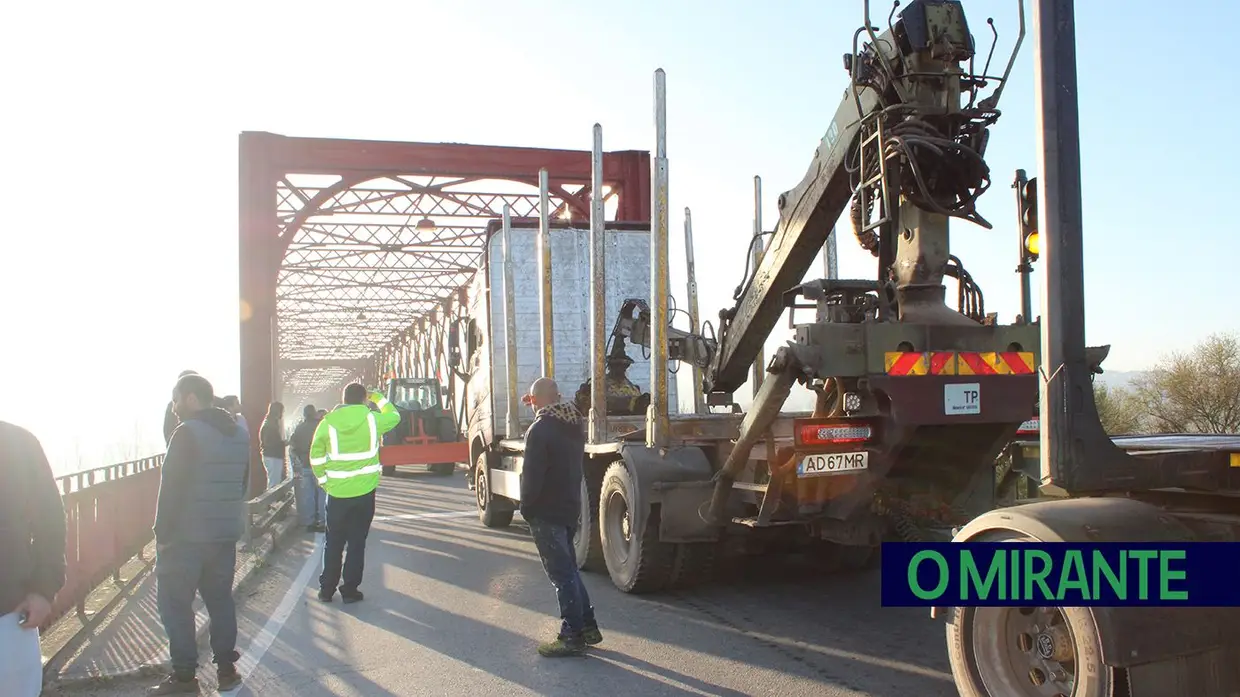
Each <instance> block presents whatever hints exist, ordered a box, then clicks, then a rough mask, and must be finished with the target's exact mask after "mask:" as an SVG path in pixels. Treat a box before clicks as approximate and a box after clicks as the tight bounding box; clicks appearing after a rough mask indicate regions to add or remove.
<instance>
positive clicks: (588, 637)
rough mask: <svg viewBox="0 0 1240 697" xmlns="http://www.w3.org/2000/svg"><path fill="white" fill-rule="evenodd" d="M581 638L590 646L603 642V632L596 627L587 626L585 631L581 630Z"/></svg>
mask: <svg viewBox="0 0 1240 697" xmlns="http://www.w3.org/2000/svg"><path fill="white" fill-rule="evenodd" d="M581 638H582V639H584V640H585V642H586V644H588V645H590V646H594V645H595V644H601V643H603V633H602V632H600V631H599V630H598V627H587V628H586V631H584V632H582V634H581Z"/></svg>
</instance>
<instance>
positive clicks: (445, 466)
mask: <svg viewBox="0 0 1240 697" xmlns="http://www.w3.org/2000/svg"><path fill="white" fill-rule="evenodd" d="M430 469H431V474H437V475H439V476H440V477H447V476H448V475H451V474H453V473H454V472H456V463H455V462H436V463H435V464H433V465H431V467H430Z"/></svg>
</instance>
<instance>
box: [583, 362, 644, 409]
mask: <svg viewBox="0 0 1240 697" xmlns="http://www.w3.org/2000/svg"><path fill="white" fill-rule="evenodd" d="M631 365H633V359H632V358H629V356H628V354H627V353H625V352H624V351H623V350H620V351H616V350H614V349H613V351H612V353H611V354H610V355H608V356H607V374H606V376H605V378H606V380H605V382H604V383H603V384H604V386H605V389H606V395H607V413H608V414H612V415H614V416H622V415H644V414H645V413H646V407H648V406H649V405H650V395H649V393H645V392H642V390H641V388H640V387H638V386H637V385H636V384H634V383H633V381H632V380H629V376H628V369H629V366H631ZM573 401H574V403H575V405H576V407H577V409H578V410H579V411H580V412H581V413H583V414H586V413H589V411H590V381H589V380H586V381H585V382H584V383H582V384H581V387H580V388H578V390H577V394H576V395H575V396H574V398H573Z"/></svg>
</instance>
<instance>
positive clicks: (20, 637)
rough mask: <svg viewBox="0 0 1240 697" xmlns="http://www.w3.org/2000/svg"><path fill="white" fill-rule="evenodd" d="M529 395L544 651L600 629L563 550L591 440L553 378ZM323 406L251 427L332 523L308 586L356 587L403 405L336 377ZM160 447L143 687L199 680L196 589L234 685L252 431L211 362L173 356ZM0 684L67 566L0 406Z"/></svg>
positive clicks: (317, 527) (181, 690)
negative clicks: (236, 593) (547, 612)
mask: <svg viewBox="0 0 1240 697" xmlns="http://www.w3.org/2000/svg"><path fill="white" fill-rule="evenodd" d="M524 401H525V403H526V404H527V405H528V406H530V407H531V408H532V409H533V410H534V411H535V419H534V423H533V425H531V426H530V428H529V431H528V432H527V433H526V450H525V458H524V466H523V470H522V476H521V514H522V517H523V518H524V519H525V520H526V522H527V523H528V524H529V526H530V532H531V533H532V536H533V539H534V543H535V545H536V547H537V549H538V554H539V557H540V559H541V560H542V564H543V568H544V570H545V571H546V574H547V577H548V578H549V579H550V581H551V584H552V586H553V587H554V589H555V592H556V596H557V599H558V602H559V606H560V617H561V620H562V621H561V628H560V631H559V633H558V635H557V636H556V638H555V639H554V640H552V641H549V642H547V643H544V644H542V645H540V646H539V647H538V652H539V653H540V654H542V655H543V656H549V657H557V656H573V655H580V654H581V653H583V652H584V651H585V649H586V647H587V646H588V645H593V644H597V643H599V642H601V641H602V639H603V637H602V634H601V633H600V631H599V628H598V623H597V621H596V619H595V615H594V607H593V605H592V604H591V602H590V597H589V594H588V593H587V592H586V588H585V585H584V583H582V580H581V576H580V574H579V572H578V571H577V562H576V559H575V557H574V552H573V542H572V540H573V534H574V531H575V528H576V526H577V524H578V511H579V510H580V504H581V502H580V480H581V477H582V463H583V459H584V456H585V432H584V419H583V418H582V415H581V412H580V411H579V410H578V409H577V407H576V406H575V405H574V404H573V403H571V402H563V401H562V400H561V397H560V394H559V390H558V387H557V386H556V383H555V382H554V381H553V380H551V379H549V378H540V379H539V380H537V381H535V382H534V384H533V385H532V386H531V387H530V391H529V394H528V395H526V396H525V398H524ZM342 402H343V403H342V404H340V405H339V406H337V407H335V408H334V409H332V410H331V411H326V410H322V409H317V408H316V407H314V406H313V405H307V406H306V407H305V408H304V409H303V410H302V418H301V421H300V422H299V423H298V424H297V426H296V427H295V428H294V429H293V431H292V433H291V436H289V437H287V438H286V437H285V430H284V424H283V417H284V405H282V404H280V403H279V402H273V403H272V404H271V405H270V406H269V407H268V409H267V415H266V418H264V420H263V422H262V424H261V425H260V427H259V433H258V440H259V449H260V452H261V456H262V461H263V467H264V470H265V473H266V477H265V483H266V485H267V487H268V488H270V487H272V486H275V485H277V484H279V483H280V482H281V481H283V479H284V477H285V472H286V468H285V458H284V453H285V451H286V449H287V452H288V454H289V456H290V460H291V470H292V474H293V477H294V479H295V489H294V490H295V493H296V508H297V512H298V516H299V523H300V524H301V525H302V526H303V527H304V529H305V530H306V531H307V532H311V533H317V532H324V533H326V537H325V544H324V552H323V567H322V573H321V574H320V576H319V591H318V599H319V600H320V601H321V602H324V603H330V602H332V601H333V600H334V598H335V595H336V593H337V592H339V593H340V597H341V600H342V601H343V602H345V603H355V602H358V601H361V600H362V599H363V598H364V596H363V593H362V590H361V584H362V580H363V572H364V567H365V558H366V540H367V537H368V536H369V534H370V527H371V524H372V522H373V519H374V515H375V492H376V490H377V489H378V487H379V482H380V479H381V475H382V466H381V465H380V462H379V455H378V452H379V447H380V444H381V443H382V438H383V435H384V434H385V433H387V432H389V431H391V430H392V429H393V428H395V427H396V426H397V425H399V423H400V420H401V416H400V413H399V411H398V410H397V408H396V407H395V405H393V404H391V403H390V402H389V401H388V400H387V399H386V398H385V397H384V396H383V395H381V394H378V393H374V392H368V391H367V390H366V388H365V387H364V386H363V385H361V384H358V383H353V384H350V385H348V386H347V387H345V389H344V391H343V394H342ZM164 432H165V439H166V443H167V453H166V454H165V456H164V462H163V466H162V468H161V474H160V486H159V498H158V502H157V504H156V513H155V521H154V526H153V531H154V536H155V543H156V558H155V577H156V603H157V607H158V610H159V616H160V619H161V621H162V623H163V626H164V631H165V633H166V634H167V637H168V643H169V657H170V659H171V665H172V671H171V674H170V675H168V676H167V678H166V679H164V680H163V681H162V682H161V683H159V684H158V685H156V686H154V687H152V688H151V689H150V691H149V692H148V694H152V695H171V694H196V693H197V692H198V689H199V683H198V677H197V673H198V661H199V652H198V644H197V640H196V627H195V617H194V609H193V602H194V598H195V596H197V595H201V596H202V599H203V603H204V605H206V609H207V613H208V616H209V618H210V647H211V652H212V654H213V655H212V662H213V663H215V665H216V679H217V683H218V687H219V690H220V691H221V692H228V691H230V690H233V689H236V688H237V687H238V686H239V685H240V684H241V680H242V676H241V675H240V673H239V672H238V670H237V661H238V660H239V659H240V654H239V653H238V652H237V609H236V603H235V601H234V598H233V588H232V585H233V577H234V575H235V573H236V565H237V544H238V542H240V540H241V538H242V537H243V535H244V533H245V529H244V528H245V512H246V511H245V508H246V501H247V499H248V498H250V497H251V495H252V494H253V493H255V492H251V491H249V489H250V487H249V484H250V481H249V480H250V477H249V470H250V443H251V434H250V429H249V426H248V424H247V423H246V420H245V417H244V416H242V415H241V403H240V401H239V400H238V399H237V398H236V397H234V396H226V397H217V396H216V395H215V392H214V388H213V386H212V385H211V383H210V381H208V380H207V379H206V378H205V377H203V376H201V375H199V374H198V373H196V372H194V371H188V370H187V371H184V372H182V373H181V374H180V375H179V376H178V378H177V381H176V384H175V386H174V387H173V389H172V400H171V402H169V404H168V407H167V411H166V414H165V418H164ZM0 465H3V466H4V470H5V474H6V476H7V477H8V485H7V486H5V487H3V488H0V556H2V557H3V558H4V559H6V562H5V564H4V565H2V566H0V609H4V608H10V609H9V610H8V611H7V614H3V615H0V684H4V685H5V686H6V687H5V694H6V695H10V694H11V695H14V697H36V696H37V695H38V694H39V693H40V692H41V690H42V668H43V666H42V659H41V656H40V649H39V631H38V630H39V627H40V626H42V625H44V624H45V623H46V622H47V621H48V620H49V618H50V616H51V613H52V601H53V600H54V599H55V597H56V593H57V592H58V591H59V589H60V588H61V586H62V585H64V581H65V534H66V524H65V511H64V507H63V503H62V501H61V498H60V492H59V490H58V489H57V486H56V481H55V477H54V476H53V473H52V469H51V466H50V465H49V463H48V461H47V457H46V455H45V454H44V452H43V449H42V447H41V445H40V444H39V442H38V440H37V439H36V438H35V437H34V436H33V435H32V434H31V433H30V432H29V431H26V430H24V429H22V428H20V427H17V426H14V425H12V424H8V423H4V422H0Z"/></svg>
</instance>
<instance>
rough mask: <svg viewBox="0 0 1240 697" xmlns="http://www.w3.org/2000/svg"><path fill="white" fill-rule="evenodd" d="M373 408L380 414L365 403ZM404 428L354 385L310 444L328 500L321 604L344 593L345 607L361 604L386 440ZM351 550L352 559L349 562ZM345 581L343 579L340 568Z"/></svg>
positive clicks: (386, 406)
mask: <svg viewBox="0 0 1240 697" xmlns="http://www.w3.org/2000/svg"><path fill="white" fill-rule="evenodd" d="M368 397H369V400H370V402H371V403H372V404H373V405H374V407H375V408H376V409H378V411H377V412H376V411H375V410H374V409H372V408H371V407H370V406H369V405H367V403H366V401H367V398H368ZM399 423H400V412H398V411H397V410H396V407H394V406H392V404H390V403H389V402H388V400H387V399H386V398H384V397H383V395H381V394H378V393H371V394H369V395H367V394H366V388H365V387H363V386H362V385H361V384H359V383H353V384H351V385H349V386H348V387H346V388H344V404H341V405H340V406H338V407H336V408H335V409H333V410H331V411H329V412H327V415H326V416H324V417H323V420H322V421H320V422H319V426H318V428H316V429H315V431H314V439H313V440H312V441H311V443H310V468H311V469H312V470H314V476H315V478H316V479H318V481H319V484H321V485H322V487H323V491H324V492H325V493H326V494H327V544H326V545H325V549H324V551H323V573H322V574H321V575H320V576H319V600H321V601H323V602H325V603H330V602H331V601H332V598H333V597H334V596H335V595H336V590H337V588H339V590H340V597H341V599H342V600H344V602H346V603H355V602H357V601H359V600H361V599H362V592H361V591H360V590H358V586H360V585H361V583H362V569H363V568H364V567H365V563H366V537H367V536H368V535H369V534H370V523H371V521H373V520H374V517H375V489H377V488H378V487H379V477H380V475H381V474H382V471H383V467H382V466H381V465H380V464H379V446H380V445H382V443H383V434H385V433H387V432H388V431H390V430H392V429H393V428H396V426H397V424H399ZM346 547H348V559H344V555H345V548H346ZM342 561H343V566H344V577H343V579H342V578H341V562H342Z"/></svg>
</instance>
